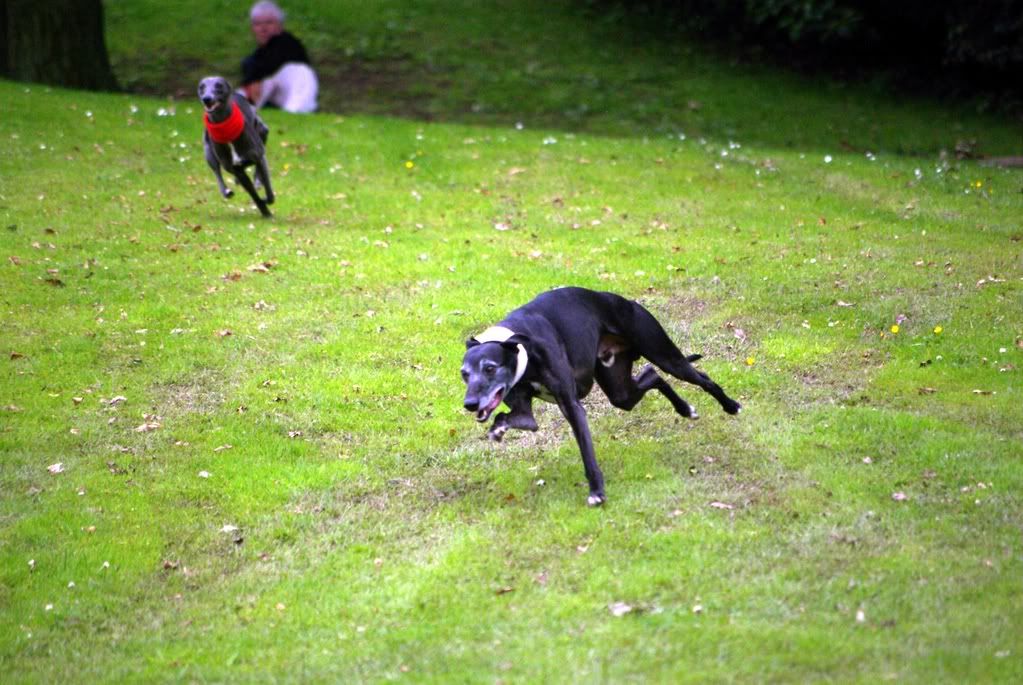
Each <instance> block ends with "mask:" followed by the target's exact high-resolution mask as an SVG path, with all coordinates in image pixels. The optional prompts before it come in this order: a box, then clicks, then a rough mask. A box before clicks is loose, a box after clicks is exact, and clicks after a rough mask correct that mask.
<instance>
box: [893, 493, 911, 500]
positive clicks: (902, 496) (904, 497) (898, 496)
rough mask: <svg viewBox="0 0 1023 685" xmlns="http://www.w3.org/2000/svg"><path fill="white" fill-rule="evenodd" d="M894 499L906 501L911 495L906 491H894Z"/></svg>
mask: <svg viewBox="0 0 1023 685" xmlns="http://www.w3.org/2000/svg"><path fill="white" fill-rule="evenodd" d="M892 499H893V500H895V501H896V502H905V501H906V500H908V499H909V495H907V494H906V493H904V492H893V493H892Z"/></svg>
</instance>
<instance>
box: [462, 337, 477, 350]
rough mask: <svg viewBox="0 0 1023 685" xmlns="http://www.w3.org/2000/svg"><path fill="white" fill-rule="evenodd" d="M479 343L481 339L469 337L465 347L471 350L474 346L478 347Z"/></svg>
mask: <svg viewBox="0 0 1023 685" xmlns="http://www.w3.org/2000/svg"><path fill="white" fill-rule="evenodd" d="M479 344H480V341H479V340H477V339H476V338H468V339H467V340H466V341H465V349H467V350H471V349H472V348H474V347H476V346H477V345H479Z"/></svg>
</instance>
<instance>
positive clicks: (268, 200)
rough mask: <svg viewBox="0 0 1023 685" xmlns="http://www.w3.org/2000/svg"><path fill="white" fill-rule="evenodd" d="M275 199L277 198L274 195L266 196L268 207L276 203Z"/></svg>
mask: <svg viewBox="0 0 1023 685" xmlns="http://www.w3.org/2000/svg"><path fill="white" fill-rule="evenodd" d="M275 199H276V198H274V196H273V195H267V196H266V203H267V204H268V205H272V204H273V203H274V200H275Z"/></svg>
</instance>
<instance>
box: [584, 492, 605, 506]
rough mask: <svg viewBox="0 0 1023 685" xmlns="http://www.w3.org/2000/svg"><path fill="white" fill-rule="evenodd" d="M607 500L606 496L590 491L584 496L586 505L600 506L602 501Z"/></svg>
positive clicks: (602, 504) (602, 503)
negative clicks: (587, 495)
mask: <svg viewBox="0 0 1023 685" xmlns="http://www.w3.org/2000/svg"><path fill="white" fill-rule="evenodd" d="M606 501H607V497H606V496H605V495H603V494H597V493H592V492H591V493H590V496H589V497H587V498H586V506H588V507H602V506H604V502H606Z"/></svg>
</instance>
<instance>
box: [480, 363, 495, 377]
mask: <svg viewBox="0 0 1023 685" xmlns="http://www.w3.org/2000/svg"><path fill="white" fill-rule="evenodd" d="M496 371H497V367H496V366H495V365H493V364H487V365H486V366H484V367H483V373H484V374H485V375H486V376H488V377H489V376H493V375H494V373H495V372H496Z"/></svg>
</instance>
